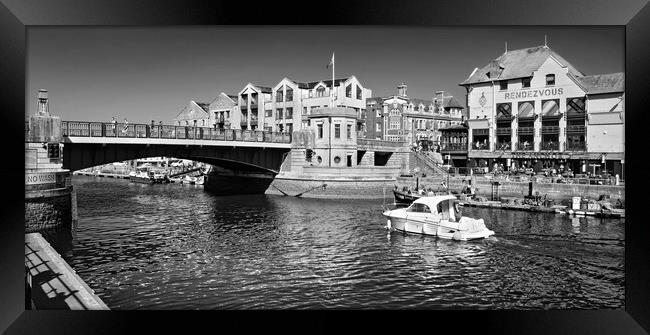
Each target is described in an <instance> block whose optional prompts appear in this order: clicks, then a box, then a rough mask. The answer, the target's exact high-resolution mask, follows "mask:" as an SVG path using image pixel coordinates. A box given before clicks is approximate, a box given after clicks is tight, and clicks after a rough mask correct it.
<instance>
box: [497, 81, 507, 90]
mask: <svg viewBox="0 0 650 335" xmlns="http://www.w3.org/2000/svg"><path fill="white" fill-rule="evenodd" d="M499 89H500V90H502V91H505V90H507V89H508V81H507V80H501V81H500V82H499Z"/></svg>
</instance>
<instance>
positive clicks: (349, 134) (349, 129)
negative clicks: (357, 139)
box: [346, 124, 352, 139]
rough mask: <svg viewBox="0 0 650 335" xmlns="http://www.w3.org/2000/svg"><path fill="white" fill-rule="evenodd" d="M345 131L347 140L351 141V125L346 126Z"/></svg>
mask: <svg viewBox="0 0 650 335" xmlns="http://www.w3.org/2000/svg"><path fill="white" fill-rule="evenodd" d="M346 131H347V135H348V139H351V138H352V125H351V124H348V128H347V129H346Z"/></svg>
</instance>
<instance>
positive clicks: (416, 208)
mask: <svg viewBox="0 0 650 335" xmlns="http://www.w3.org/2000/svg"><path fill="white" fill-rule="evenodd" d="M406 211H407V212H415V213H431V209H430V208H429V206H427V205H425V204H418V203H414V204H412V205H411V206H410V207H409V208H407V209H406Z"/></svg>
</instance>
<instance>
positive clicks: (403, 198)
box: [393, 190, 421, 204]
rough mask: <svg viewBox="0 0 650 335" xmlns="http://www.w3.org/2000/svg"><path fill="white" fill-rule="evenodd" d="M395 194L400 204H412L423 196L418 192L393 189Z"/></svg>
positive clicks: (396, 200)
mask: <svg viewBox="0 0 650 335" xmlns="http://www.w3.org/2000/svg"><path fill="white" fill-rule="evenodd" d="M393 196H394V197H395V202H396V203H398V204H410V203H412V202H413V201H415V200H417V199H419V198H420V197H421V196H420V195H418V194H409V193H404V192H400V191H396V190H393Z"/></svg>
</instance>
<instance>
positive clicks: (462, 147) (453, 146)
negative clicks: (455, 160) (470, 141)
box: [440, 143, 467, 151]
mask: <svg viewBox="0 0 650 335" xmlns="http://www.w3.org/2000/svg"><path fill="white" fill-rule="evenodd" d="M440 150H441V151H467V143H443V144H442V145H441V146H440Z"/></svg>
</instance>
